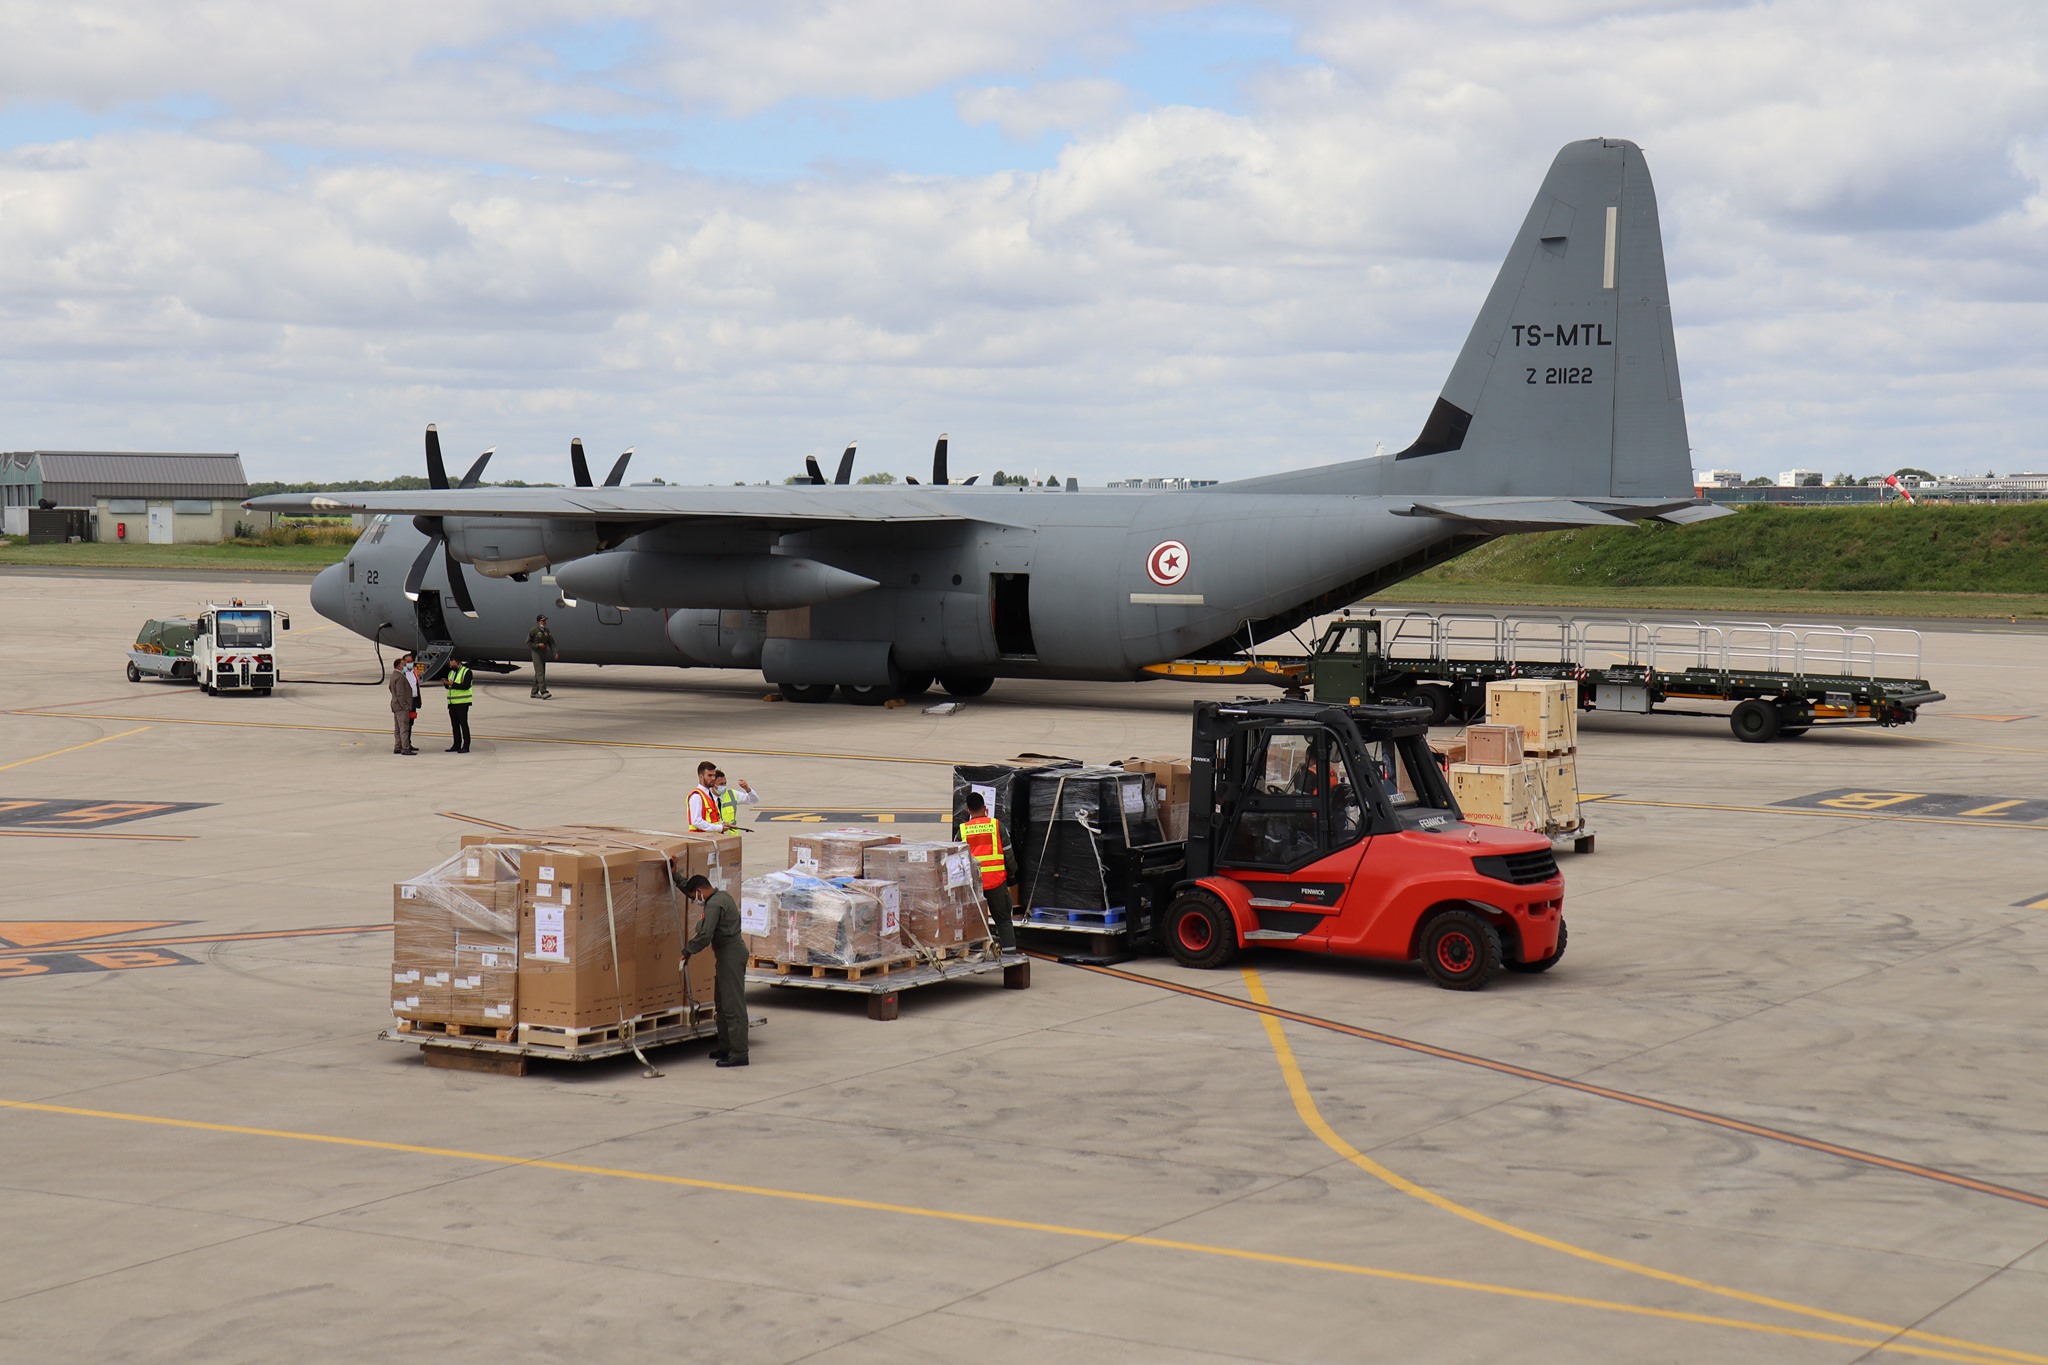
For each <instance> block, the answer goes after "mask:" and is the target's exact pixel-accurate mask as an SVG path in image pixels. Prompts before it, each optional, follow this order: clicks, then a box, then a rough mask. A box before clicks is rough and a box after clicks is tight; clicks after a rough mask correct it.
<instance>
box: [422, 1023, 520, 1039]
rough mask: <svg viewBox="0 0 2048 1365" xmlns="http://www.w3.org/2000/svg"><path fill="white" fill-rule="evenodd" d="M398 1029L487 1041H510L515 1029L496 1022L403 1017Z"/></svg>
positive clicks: (444, 1036)
mask: <svg viewBox="0 0 2048 1365" xmlns="http://www.w3.org/2000/svg"><path fill="white" fill-rule="evenodd" d="M398 1031H399V1032H400V1033H408V1034H415V1035H417V1036H418V1037H419V1038H420V1039H421V1040H422V1041H424V1040H425V1039H428V1038H478V1039H481V1040H483V1041H484V1042H487V1043H509V1042H511V1041H512V1034H513V1032H514V1031H515V1030H513V1029H510V1028H499V1027H498V1026H496V1025H495V1024H454V1023H449V1022H447V1021H445V1020H438V1019H401V1020H399V1021H398Z"/></svg>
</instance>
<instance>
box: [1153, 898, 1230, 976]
mask: <svg viewBox="0 0 2048 1365" xmlns="http://www.w3.org/2000/svg"><path fill="white" fill-rule="evenodd" d="M1166 951H1168V952H1169V953H1172V954H1173V960H1174V961H1175V962H1178V963H1179V964H1180V965H1181V966H1183V967H1201V968H1205V969H1206V968H1211V967H1222V966H1225V965H1227V964H1228V963H1229V962H1230V960H1231V959H1232V958H1234V957H1236V956H1237V924H1236V922H1235V921H1233V920H1232V919H1231V918H1230V912H1229V911H1227V910H1225V909H1224V908H1223V907H1222V906H1221V905H1218V904H1217V903H1216V898H1215V897H1214V896H1211V895H1209V894H1208V893H1207V892H1204V891H1189V892H1185V893H1183V894H1182V895H1179V896H1176V897H1175V898H1174V901H1173V904H1171V905H1169V906H1167V907H1166Z"/></svg>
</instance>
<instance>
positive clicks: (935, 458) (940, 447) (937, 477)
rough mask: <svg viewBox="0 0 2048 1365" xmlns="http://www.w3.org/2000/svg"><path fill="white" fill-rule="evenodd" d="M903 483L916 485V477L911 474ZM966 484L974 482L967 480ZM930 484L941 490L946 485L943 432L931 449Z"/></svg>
mask: <svg viewBox="0 0 2048 1365" xmlns="http://www.w3.org/2000/svg"><path fill="white" fill-rule="evenodd" d="M904 482H905V483H916V482H917V476H916V475H914V474H913V475H910V476H909V477H907V478H905V479H904ZM967 482H969V483H973V482H974V480H973V479H969V480H968V481H967ZM932 483H933V484H934V485H935V486H937V487H941V488H943V487H944V486H945V485H946V483H947V479H946V433H945V432H943V431H942V432H940V433H939V443H938V444H937V445H935V446H933V447H932Z"/></svg>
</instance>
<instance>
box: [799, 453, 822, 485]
mask: <svg viewBox="0 0 2048 1365" xmlns="http://www.w3.org/2000/svg"><path fill="white" fill-rule="evenodd" d="M804 468H805V469H806V470H808V471H810V475H811V482H812V483H823V482H825V471H824V470H822V469H820V468H818V457H817V456H815V455H806V456H804Z"/></svg>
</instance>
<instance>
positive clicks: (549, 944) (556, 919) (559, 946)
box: [527, 902, 569, 962]
mask: <svg viewBox="0 0 2048 1365" xmlns="http://www.w3.org/2000/svg"><path fill="white" fill-rule="evenodd" d="M566 915H567V912H566V911H565V910H564V909H563V907H561V906H560V905H544V904H541V903H539V902H536V903H535V904H534V907H533V944H532V946H531V947H529V948H528V949H527V951H528V952H529V953H530V954H531V955H532V956H534V957H537V958H539V959H541V960H542V961H543V962H567V961H568V960H569V929H568V924H567V923H566Z"/></svg>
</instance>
